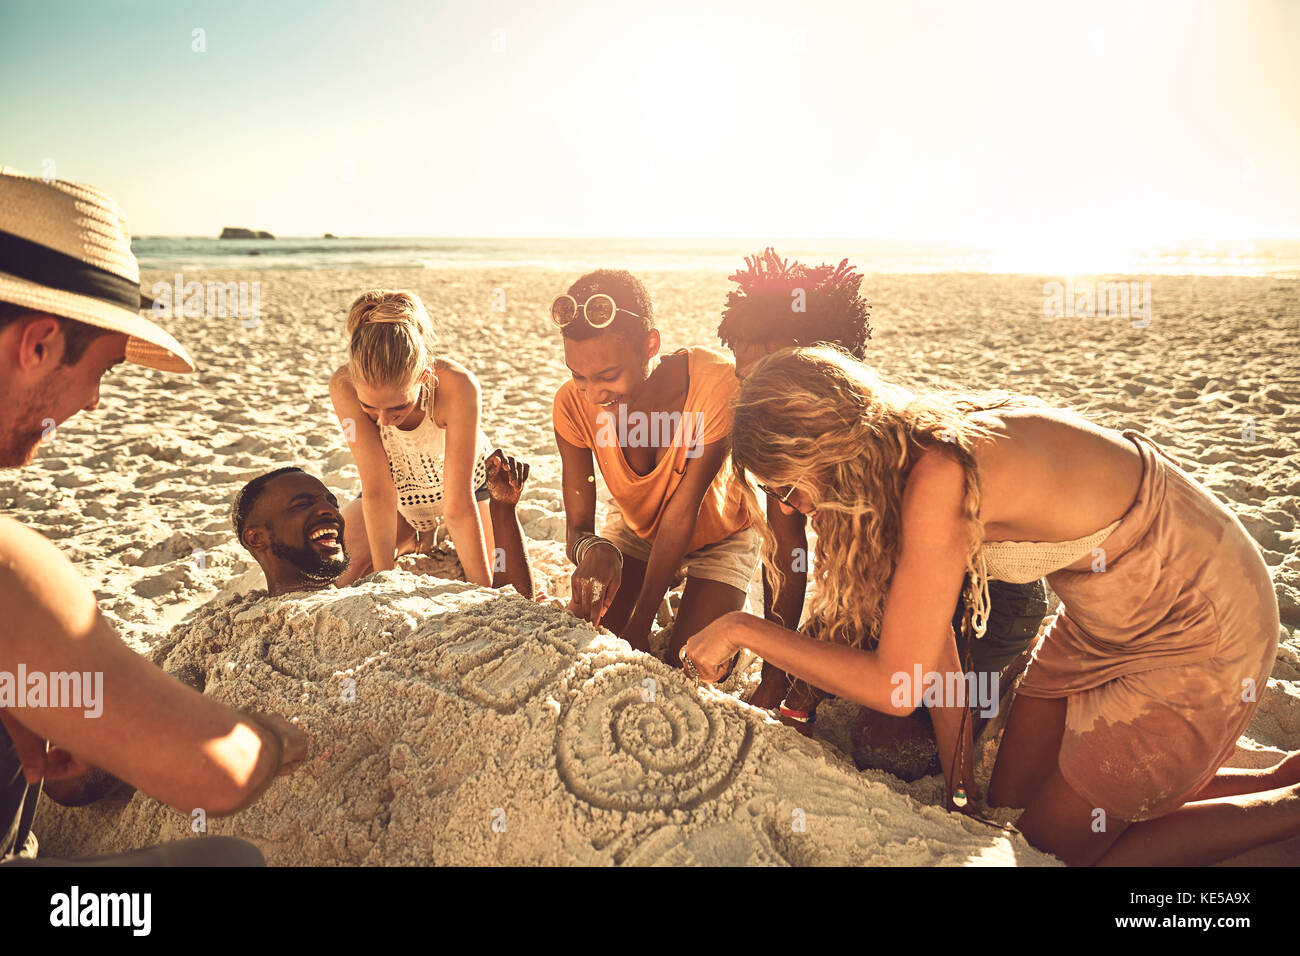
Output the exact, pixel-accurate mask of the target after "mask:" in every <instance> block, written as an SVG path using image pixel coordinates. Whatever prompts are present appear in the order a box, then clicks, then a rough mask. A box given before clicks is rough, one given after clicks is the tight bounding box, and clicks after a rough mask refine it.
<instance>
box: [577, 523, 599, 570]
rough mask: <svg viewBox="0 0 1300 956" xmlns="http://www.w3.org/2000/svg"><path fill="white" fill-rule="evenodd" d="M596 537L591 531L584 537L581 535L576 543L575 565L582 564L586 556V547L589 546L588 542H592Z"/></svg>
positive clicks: (585, 533)
mask: <svg viewBox="0 0 1300 956" xmlns="http://www.w3.org/2000/svg"><path fill="white" fill-rule="evenodd" d="M594 537H596V535H594V534H592V533H591V532H590V531H586V532H584V533H583V534H582V535H580V536H579V538H578V540H577V542H575V543H574V545H573V563H574V565H575V566H576V565H579V564H582V557H583V555H584V554H586V547H585V545H586V544H587V542H588V541H590V540H591V539H592V538H594Z"/></svg>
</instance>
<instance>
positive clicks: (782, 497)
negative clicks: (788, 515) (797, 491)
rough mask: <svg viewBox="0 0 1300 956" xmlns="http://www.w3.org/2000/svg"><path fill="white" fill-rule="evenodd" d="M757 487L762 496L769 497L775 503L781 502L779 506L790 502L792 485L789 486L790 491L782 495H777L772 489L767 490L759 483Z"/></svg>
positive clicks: (766, 487)
mask: <svg viewBox="0 0 1300 956" xmlns="http://www.w3.org/2000/svg"><path fill="white" fill-rule="evenodd" d="M758 487H759V489H760V490H761V491H762V492H763V494H765V495H771V496H772V497H773V498H775V499H776V500H777V501H779V502H781V504H787V503H788V502H789V501H790V496H791V495H792V494H794V485H791V486H790V490H789V491H787V492H786V493H785V494H784V495H778V494H777V493H776V492H775V491H774V490H773V489H771V488H769V487H768V486H767V485H765V484H763V483H762V482H761V481H760V482H759V483H758Z"/></svg>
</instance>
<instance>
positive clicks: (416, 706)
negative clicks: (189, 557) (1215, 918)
mask: <svg viewBox="0 0 1300 956" xmlns="http://www.w3.org/2000/svg"><path fill="white" fill-rule="evenodd" d="M155 659H156V660H157V661H158V662H159V663H160V664H161V665H162V666H163V667H164V668H165V669H166V670H168V671H170V672H172V673H175V674H177V675H178V676H180V677H182V678H185V679H188V680H190V681H191V682H192V683H196V684H202V685H203V687H204V689H205V693H207V694H209V695H211V696H213V697H215V698H218V699H220V700H224V701H227V702H230V703H232V704H234V705H237V706H242V707H247V708H249V709H253V710H266V711H272V712H276V713H282V714H285V715H289V716H291V717H294V718H295V719H296V720H297V722H298V723H299V725H300V726H302V727H304V728H305V729H306V731H307V732H308V733H309V734H310V736H311V749H310V752H309V756H308V759H307V761H306V762H305V763H304V765H303V766H302V767H301V768H300V769H299V770H298V771H297V772H296V773H294V774H293V775H291V776H288V777H284V778H281V779H279V780H277V781H276V782H275V783H274V784H273V785H272V786H271V787H270V789H268V790H267V791H266V793H265V794H264V795H263V797H262V799H261V800H259V801H258V802H257V803H256V804H255V805H253V806H252V807H250V808H249V809H247V810H245V811H244V812H242V813H240V814H238V815H236V816H234V817H229V818H220V819H217V818H210V819H207V820H206V831H205V832H207V833H213V834H216V833H222V834H229V835H235V836H241V837H244V838H246V839H249V840H252V841H253V842H255V843H256V844H258V846H260V847H261V848H262V850H263V852H264V853H265V854H266V856H267V859H268V861H269V862H270V863H272V864H332V863H345V864H347V863H354V864H429V863H437V864H570V863H582V864H609V863H636V864H645V863H704V864H744V863H773V864H781V863H798V864H818V863H821V864H836V863H839V864H872V863H884V862H890V863H911V864H960V863H969V862H990V863H1019V864H1022V865H1023V864H1035V863H1037V864H1044V863H1051V862H1054V861H1053V860H1052V859H1051V858H1050V857H1047V856H1045V855H1044V854H1041V853H1039V852H1037V851H1036V850H1034V849H1032V848H1031V847H1029V846H1028V844H1026V843H1025V841H1024V839H1023V838H1021V837H1019V836H1016V837H1014V838H1011V837H1008V836H1006V835H1004V834H1002V833H1000V832H998V831H996V830H992V829H990V828H987V827H984V826H981V825H979V824H976V823H972V822H970V821H968V820H965V819H963V818H961V817H959V816H957V815H954V814H949V813H946V812H945V811H943V810H942V809H940V808H938V807H934V806H925V805H923V804H919V803H917V802H916V801H915V800H913V799H912V798H911V797H909V796H906V795H904V794H900V793H898V792H896V791H895V790H892V789H890V788H889V787H888V786H887V785H886V784H885V783H884V782H882V780H883V778H882V777H880V776H879V775H874V774H870V773H868V774H859V773H858V772H857V771H855V770H854V769H853V768H852V766H851V765H849V764H848V763H847V762H846V761H845V760H844V759H843V758H842V757H840V756H838V755H836V754H835V753H834V752H833V751H832V750H831V749H830V748H828V747H826V746H824V745H822V744H820V743H815V742H810V741H807V740H805V739H803V738H802V737H800V736H799V735H798V734H797V733H795V732H794V731H792V730H790V729H789V728H786V727H783V726H780V725H779V724H776V723H774V722H772V721H771V720H770V719H768V718H767V717H766V715H765V713H764V712H762V711H758V710H755V709H753V708H750V707H748V706H747V705H745V704H742V703H741V702H740V701H738V700H736V699H735V698H733V697H729V696H727V695H724V694H721V693H718V692H717V691H714V690H711V689H702V688H699V687H697V686H696V685H695V684H693V683H692V682H690V681H689V680H688V679H687V678H686V677H685V676H684V675H682V674H681V673H679V672H677V671H674V670H671V669H669V668H668V667H666V666H664V665H663V664H661V663H660V662H659V661H657V660H655V659H654V658H652V657H649V656H648V655H644V654H639V653H636V652H633V651H632V650H631V649H630V648H628V646H627V644H626V643H624V642H623V641H621V640H618V639H617V638H615V637H613V636H612V635H610V634H609V633H608V632H606V631H597V630H595V629H593V628H592V627H590V626H589V625H586V624H579V623H577V622H575V620H574V619H573V618H572V617H571V616H570V615H568V614H566V613H565V612H563V611H561V610H558V609H555V608H550V607H544V606H540V605H537V604H534V603H532V602H529V601H526V600H524V599H523V598H520V597H518V596H517V595H514V594H513V593H507V594H505V595H502V594H499V593H497V592H492V591H489V590H485V589H482V588H478V587H475V586H474V585H470V584H465V583H463V582H455V581H445V580H441V579H436V578H430V577H425V576H418V575H413V574H411V573H409V572H407V571H403V570H397V571H390V572H385V573H383V574H380V575H376V576H375V577H373V578H371V579H369V580H368V581H367V582H365V583H363V584H361V585H359V586H357V587H354V588H350V589H347V590H342V591H339V590H332V589H331V590H329V591H323V592H315V593H309V592H301V593H298V594H294V595H290V596H287V597H285V598H281V599H269V598H265V597H262V596H259V595H258V594H252V595H245V596H242V597H234V598H227V599H224V600H221V601H218V602H215V603H214V605H213V606H211V607H209V608H208V609H206V610H205V611H204V612H203V613H201V614H200V615H198V616H197V617H196V619H195V620H194V621H192V622H191V623H188V624H186V625H183V626H181V627H179V628H177V629H176V631H175V632H174V633H173V635H172V636H171V638H170V639H169V640H168V641H166V642H165V643H164V644H162V645H160V646H159V647H158V648H157V649H156V651H155ZM110 703H111V702H110ZM196 809H197V808H196ZM87 814H90V819H87V817H86V815H87ZM198 819H200V816H199V815H191V816H190V817H186V816H185V815H184V814H180V813H177V812H176V811H174V810H172V809H169V808H167V807H165V806H162V805H161V804H159V803H157V802H156V801H154V800H152V799H150V798H148V797H145V796H143V795H140V794H136V795H134V796H132V797H131V798H130V799H129V800H125V801H124V800H121V799H119V800H118V801H116V802H113V801H106V802H105V803H104V804H103V805H101V806H99V807H95V808H89V809H83V810H75V811H72V810H70V811H62V810H58V809H56V810H53V811H47V812H45V813H44V814H43V823H44V828H43V830H42V831H41V837H42V840H43V842H44V844H45V846H46V849H47V851H48V850H49V849H51V842H52V841H53V843H54V844H56V845H57V844H58V843H59V842H62V841H69V842H73V841H75V842H76V843H77V845H78V849H79V851H80V852H82V853H85V852H114V851H118V850H123V849H128V848H132V847H136V846H142V845H145V844H148V843H151V842H155V841H158V840H168V839H184V838H187V837H189V838H193V839H202V834H201V833H200V832H196V827H195V823H194V821H195V820H198ZM91 820H93V821H94V824H93V826H92V825H88V824H89V823H90V822H91ZM88 837H89V839H87V838H88ZM87 844H89V845H87Z"/></svg>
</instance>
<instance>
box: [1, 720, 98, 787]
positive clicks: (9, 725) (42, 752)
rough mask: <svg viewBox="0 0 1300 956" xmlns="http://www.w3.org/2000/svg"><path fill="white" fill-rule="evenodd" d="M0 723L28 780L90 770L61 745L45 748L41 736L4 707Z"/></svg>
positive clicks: (88, 766)
mask: <svg viewBox="0 0 1300 956" xmlns="http://www.w3.org/2000/svg"><path fill="white" fill-rule="evenodd" d="M0 724H4V728H5V731H6V732H7V733H8V734H9V739H10V740H12V741H13V745H14V750H15V751H16V752H17V754H18V760H19V761H20V762H21V763H22V765H23V776H24V777H26V779H27V782H28V783H36V782H37V781H38V780H68V779H70V778H72V777H80V776H81V775H82V774H84V773H86V772H87V771H89V770H91V769H93V768H92V767H91V765H90V764H88V763H85V762H84V761H82V760H79V759H78V758H77V757H75V756H74V755H72V754H71V753H69V752H68V751H66V750H64V749H62V748H61V747H51V748H49V749H48V750H46V744H45V738H44V737H41V736H40V735H39V734H35V733H32V731H30V730H28V729H27V728H26V727H24V726H23V725H22V724H21V723H19V722H18V719H17V718H16V717H14V715H13V714H12V713H11V712H9V711H7V710H0Z"/></svg>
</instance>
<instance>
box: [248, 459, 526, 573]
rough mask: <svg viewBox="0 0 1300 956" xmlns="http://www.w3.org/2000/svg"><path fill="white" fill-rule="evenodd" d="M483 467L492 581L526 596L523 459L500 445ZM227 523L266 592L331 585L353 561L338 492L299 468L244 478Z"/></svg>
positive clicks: (524, 469)
mask: <svg viewBox="0 0 1300 956" xmlns="http://www.w3.org/2000/svg"><path fill="white" fill-rule="evenodd" d="M486 470H487V482H486V487H487V491H488V494H489V498H490V501H489V505H488V510H489V513H490V515H491V521H492V524H491V527H492V533H493V540H495V541H496V542H498V543H499V544H500V546H501V547H500V550H499V552H498V554H499V557H500V561H499V563H498V564H499V566H497V567H495V568H494V575H495V576H494V585H495V586H497V587H502V586H504V585H506V584H509V585H513V586H514V588H515V590H516V591H518V592H519V593H520V594H522V595H524V596H525V597H532V595H533V578H532V568H531V566H530V565H529V563H528V555H527V552H526V549H525V548H524V532H523V528H522V527H520V524H519V518H518V515H517V514H516V510H515V506H516V505H517V504H518V503H519V497H520V493H521V492H522V490H523V486H524V482H525V481H527V480H528V472H529V466H528V465H527V464H526V463H524V462H520V461H517V460H516V459H514V458H511V457H510V456H508V455H506V454H505V453H504V452H502V451H501V450H500V449H498V450H497V451H494V452H493V453H492V454H491V455H490V456H489V457H488V459H487V466H486ZM231 523H232V524H233V525H234V526H235V537H236V538H237V539H238V540H239V543H240V544H241V545H243V547H244V549H245V550H247V551H248V553H249V554H251V555H252V556H253V557H254V558H255V559H256V560H257V563H258V565H259V566H260V567H261V568H262V573H263V574H264V575H265V576H266V591H267V596H268V597H279V596H280V595H281V594H289V593H291V592H293V591H319V590H320V589H321V588H327V587H331V586H333V585H335V584H336V583H337V582H338V579H339V578H340V577H341V576H342V575H343V572H345V571H346V570H347V569H348V566H349V565H350V564H351V557H350V556H349V555H348V552H347V546H346V543H345V542H346V537H345V530H346V521H345V520H344V518H343V513H342V511H341V510H340V509H339V502H338V499H337V498H336V497H335V496H334V493H333V492H331V491H330V490H329V489H328V488H326V487H325V485H324V484H323V483H322V482H321V481H320V479H319V478H313V477H312V476H311V475H309V474H307V473H306V472H305V471H303V470H302V469H301V468H298V467H295V466H292V465H290V466H287V467H285V468H278V469H276V470H275V471H272V472H268V473H267V474H265V475H260V476H258V477H257V478H254V479H253V480H252V481H250V482H249V483H248V484H246V485H245V486H244V487H243V488H242V489H240V492H239V494H238V495H236V496H235V502H234V506H233V508H232V509H231Z"/></svg>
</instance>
